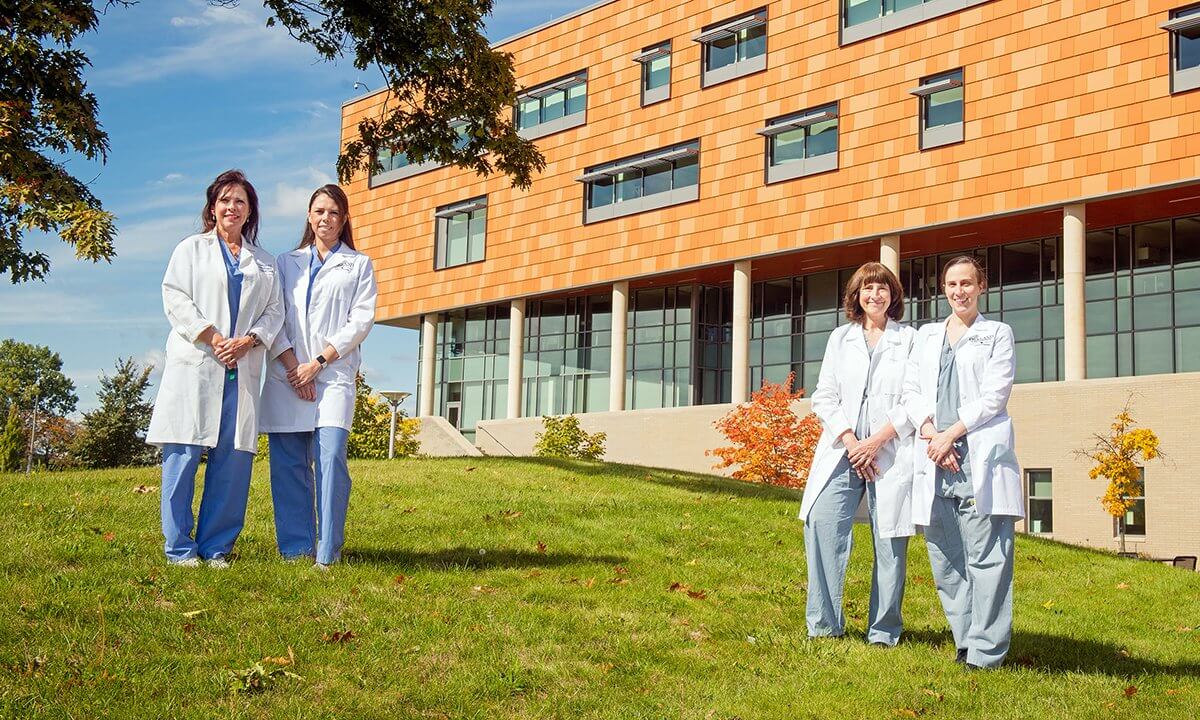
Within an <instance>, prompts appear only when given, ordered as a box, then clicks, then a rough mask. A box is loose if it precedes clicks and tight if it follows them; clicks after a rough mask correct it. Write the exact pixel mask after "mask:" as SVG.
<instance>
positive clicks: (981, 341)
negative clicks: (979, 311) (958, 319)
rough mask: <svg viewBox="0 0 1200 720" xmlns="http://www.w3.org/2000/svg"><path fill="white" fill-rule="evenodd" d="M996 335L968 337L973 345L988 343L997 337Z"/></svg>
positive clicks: (968, 340)
mask: <svg viewBox="0 0 1200 720" xmlns="http://www.w3.org/2000/svg"><path fill="white" fill-rule="evenodd" d="M995 337H996V336H995V335H972V336H971V337H969V338H967V342H969V343H971V344H972V345H987V344H989V343H991V342H992V340H994V339H995Z"/></svg>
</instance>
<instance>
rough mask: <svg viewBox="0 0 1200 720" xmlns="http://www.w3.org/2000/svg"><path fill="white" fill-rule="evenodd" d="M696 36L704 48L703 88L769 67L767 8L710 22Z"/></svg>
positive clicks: (695, 38) (701, 82)
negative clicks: (718, 21)
mask: <svg viewBox="0 0 1200 720" xmlns="http://www.w3.org/2000/svg"><path fill="white" fill-rule="evenodd" d="M692 39H693V40H695V41H696V42H698V43H700V45H701V47H702V48H703V52H702V55H703V64H702V66H701V73H700V85H701V87H709V86H710V85H716V84H717V83H722V82H725V81H726V80H732V79H734V78H739V77H742V76H743V75H749V74H750V73H756V72H759V71H761V70H766V69H767V11H766V9H765V8H763V9H760V10H755V11H754V12H752V13H749V14H747V15H741V16H738V17H736V18H733V19H732V20H725V21H723V22H720V23H717V24H716V25H709V26H708V27H706V28H704V30H703V32H701V33H700V34H699V35H697V36H696V37H694V38H692Z"/></svg>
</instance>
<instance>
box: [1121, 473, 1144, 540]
mask: <svg viewBox="0 0 1200 720" xmlns="http://www.w3.org/2000/svg"><path fill="white" fill-rule="evenodd" d="M1138 471H1139V472H1140V473H1141V475H1142V479H1141V482H1139V483H1138V487H1139V488H1140V490H1141V494H1140V495H1138V496H1136V497H1131V498H1130V500H1132V501H1133V505H1132V506H1131V507H1130V508H1129V510H1128V512H1126V513H1125V515H1124V516H1122V517H1119V518H1116V522H1114V523H1113V526H1114V527H1113V535H1120V533H1121V526H1122V525H1124V526H1125V536H1126V537H1129V536H1131V535H1132V536H1134V537H1145V535H1146V468H1138Z"/></svg>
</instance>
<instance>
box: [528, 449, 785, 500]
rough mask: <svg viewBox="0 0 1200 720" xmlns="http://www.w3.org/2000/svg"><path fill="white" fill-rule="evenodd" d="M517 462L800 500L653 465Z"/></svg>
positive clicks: (772, 489)
mask: <svg viewBox="0 0 1200 720" xmlns="http://www.w3.org/2000/svg"><path fill="white" fill-rule="evenodd" d="M514 459H518V460H520V461H521V462H528V463H533V464H536V465H541V466H543V467H552V468H555V469H558V470H563V471H565V472H570V473H574V474H576V475H584V476H595V475H604V476H606V477H618V478H623V479H628V480H636V481H639V482H651V483H655V484H656V485H666V486H668V487H673V488H679V489H681V490H685V491H687V492H689V493H708V494H714V495H731V496H734V497H747V498H759V499H763V500H783V501H786V502H797V503H798V502H800V498H801V495H802V492H801V491H800V490H792V489H790V488H784V487H777V486H774V485H763V484H760V483H749V482H745V481H742V480H733V479H731V478H725V477H721V476H719V475H703V474H700V473H690V472H685V471H683V470H672V469H670V468H657V467H651V466H643V465H623V464H620V463H608V462H605V463H595V462H584V461H579V460H566V459H562V458H536V457H528V458H524V457H523V458H514Z"/></svg>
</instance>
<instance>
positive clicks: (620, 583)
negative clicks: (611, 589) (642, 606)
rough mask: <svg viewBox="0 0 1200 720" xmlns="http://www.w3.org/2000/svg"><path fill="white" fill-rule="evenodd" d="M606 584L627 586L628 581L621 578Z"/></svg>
mask: <svg viewBox="0 0 1200 720" xmlns="http://www.w3.org/2000/svg"><path fill="white" fill-rule="evenodd" d="M608 582H609V583H611V584H613V585H628V584H629V581H628V580H626V579H625V578H623V577H615V578H613V579H612V580H609V581H608Z"/></svg>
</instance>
